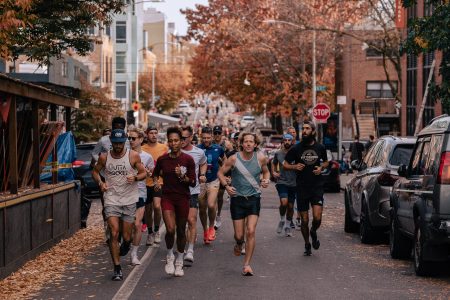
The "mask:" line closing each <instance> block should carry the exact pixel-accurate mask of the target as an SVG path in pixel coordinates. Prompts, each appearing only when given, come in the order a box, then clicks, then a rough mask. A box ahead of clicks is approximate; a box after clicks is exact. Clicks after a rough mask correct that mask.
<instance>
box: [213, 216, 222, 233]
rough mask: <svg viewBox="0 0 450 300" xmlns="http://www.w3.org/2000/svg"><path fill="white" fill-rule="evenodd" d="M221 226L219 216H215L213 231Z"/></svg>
mask: <svg viewBox="0 0 450 300" xmlns="http://www.w3.org/2000/svg"><path fill="white" fill-rule="evenodd" d="M220 226H222V219H221V218H220V216H216V220H215V221H214V229H215V230H217V229H219V228H220Z"/></svg>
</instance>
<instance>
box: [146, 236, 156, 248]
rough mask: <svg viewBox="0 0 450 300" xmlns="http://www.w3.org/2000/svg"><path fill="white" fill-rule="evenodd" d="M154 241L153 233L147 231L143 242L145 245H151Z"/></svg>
mask: <svg viewBox="0 0 450 300" xmlns="http://www.w3.org/2000/svg"><path fill="white" fill-rule="evenodd" d="M154 242H155V234H154V233H149V234H148V235H147V241H146V242H145V244H146V245H147V246H151V245H153V243H154Z"/></svg>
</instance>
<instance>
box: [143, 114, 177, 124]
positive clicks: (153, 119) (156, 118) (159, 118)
mask: <svg viewBox="0 0 450 300" xmlns="http://www.w3.org/2000/svg"><path fill="white" fill-rule="evenodd" d="M147 115H148V118H149V122H150V123H177V124H178V123H179V122H180V119H179V118H174V117H171V116H168V115H163V114H158V113H155V112H149V113H148V114H147Z"/></svg>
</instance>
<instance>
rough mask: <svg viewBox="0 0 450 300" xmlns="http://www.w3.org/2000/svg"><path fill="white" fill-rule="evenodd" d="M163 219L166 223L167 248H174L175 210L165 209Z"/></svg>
mask: <svg viewBox="0 0 450 300" xmlns="http://www.w3.org/2000/svg"><path fill="white" fill-rule="evenodd" d="M163 220H164V224H165V225H166V236H165V241H166V248H167V249H168V250H170V249H172V248H173V244H174V242H175V226H176V223H175V211H173V210H164V211H163Z"/></svg>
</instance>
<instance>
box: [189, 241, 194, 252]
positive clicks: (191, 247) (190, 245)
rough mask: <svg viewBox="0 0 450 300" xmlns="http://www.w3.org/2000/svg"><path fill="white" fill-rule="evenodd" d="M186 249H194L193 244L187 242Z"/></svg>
mask: <svg viewBox="0 0 450 300" xmlns="http://www.w3.org/2000/svg"><path fill="white" fill-rule="evenodd" d="M188 251H194V244H191V243H189V245H188Z"/></svg>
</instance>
